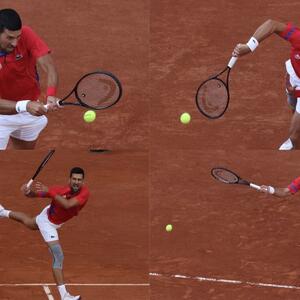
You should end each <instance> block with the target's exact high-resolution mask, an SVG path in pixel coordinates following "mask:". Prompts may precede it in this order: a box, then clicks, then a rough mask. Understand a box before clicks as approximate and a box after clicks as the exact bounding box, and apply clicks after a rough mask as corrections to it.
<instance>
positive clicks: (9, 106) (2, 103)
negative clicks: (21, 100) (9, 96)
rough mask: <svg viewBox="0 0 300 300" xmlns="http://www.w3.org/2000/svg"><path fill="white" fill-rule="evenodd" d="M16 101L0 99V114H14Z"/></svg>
mask: <svg viewBox="0 0 300 300" xmlns="http://www.w3.org/2000/svg"><path fill="white" fill-rule="evenodd" d="M16 113H17V111H16V102H15V101H10V100H5V99H0V114H1V115H14V114H16Z"/></svg>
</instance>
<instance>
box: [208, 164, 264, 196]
mask: <svg viewBox="0 0 300 300" xmlns="http://www.w3.org/2000/svg"><path fill="white" fill-rule="evenodd" d="M211 175H212V176H213V177H214V178H215V179H217V180H219V181H221V182H223V183H227V184H243V185H248V186H250V187H251V188H253V189H255V190H258V191H259V190H261V187H260V186H259V185H257V184H254V183H251V182H249V181H247V180H245V179H242V178H241V177H240V176H238V175H237V174H235V173H234V172H232V171H230V170H228V169H226V168H222V167H217V168H212V169H211Z"/></svg>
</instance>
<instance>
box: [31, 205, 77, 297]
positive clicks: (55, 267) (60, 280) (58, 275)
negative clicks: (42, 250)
mask: <svg viewBox="0 0 300 300" xmlns="http://www.w3.org/2000/svg"><path fill="white" fill-rule="evenodd" d="M48 209H49V206H47V207H46V208H45V209H44V210H43V211H42V212H41V213H40V214H39V215H38V216H37V217H36V223H37V225H38V227H39V230H40V232H41V234H42V236H43V238H44V240H45V242H46V243H47V245H48V247H49V251H50V253H51V256H52V260H53V264H52V272H53V277H54V280H55V282H56V284H57V288H58V291H59V294H60V295H61V299H62V300H79V299H80V296H71V295H70V294H69V293H68V291H67V290H66V287H65V284H64V275H63V260H64V254H63V251H62V248H61V246H60V243H59V237H58V232H57V228H59V226H57V225H55V224H53V223H51V222H50V221H49V219H48V215H47V210H48Z"/></svg>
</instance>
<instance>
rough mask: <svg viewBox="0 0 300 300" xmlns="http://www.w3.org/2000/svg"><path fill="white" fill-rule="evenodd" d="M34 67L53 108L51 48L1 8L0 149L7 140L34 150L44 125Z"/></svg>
mask: <svg viewBox="0 0 300 300" xmlns="http://www.w3.org/2000/svg"><path fill="white" fill-rule="evenodd" d="M37 67H39V68H40V69H42V70H43V71H45V72H46V74H47V91H46V97H47V103H48V104H49V108H48V110H49V111H51V110H55V109H56V108H57V105H56V102H57V100H58V99H56V97H55V94H56V87H57V82H58V75H57V71H56V68H55V66H54V63H53V60H52V57H51V55H50V49H49V48H48V46H47V45H46V43H45V42H44V41H43V40H42V39H41V38H40V37H39V36H38V35H37V34H36V33H34V32H33V30H32V29H31V28H30V27H28V26H22V21H21V18H20V16H19V14H18V13H17V12H16V11H15V10H13V9H2V10H0V150H5V149H6V148H7V145H8V142H9V140H11V144H12V147H13V148H14V149H34V147H35V144H36V141H37V139H38V136H39V134H40V132H41V131H42V130H43V129H44V128H45V127H46V125H47V118H46V116H45V114H46V113H47V110H46V109H45V107H44V105H43V104H42V103H41V102H39V98H40V93H41V90H40V85H39V74H38V72H37Z"/></svg>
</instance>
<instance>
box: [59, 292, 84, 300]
mask: <svg viewBox="0 0 300 300" xmlns="http://www.w3.org/2000/svg"><path fill="white" fill-rule="evenodd" d="M80 299H81V296H72V295H70V294H69V293H66V294H65V295H64V297H63V298H62V300H80Z"/></svg>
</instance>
